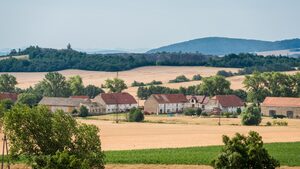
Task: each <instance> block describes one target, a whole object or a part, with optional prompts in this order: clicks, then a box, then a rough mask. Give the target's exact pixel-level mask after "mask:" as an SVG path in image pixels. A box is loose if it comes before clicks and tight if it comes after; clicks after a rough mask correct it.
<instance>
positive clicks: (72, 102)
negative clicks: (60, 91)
mask: <svg viewBox="0 0 300 169" xmlns="http://www.w3.org/2000/svg"><path fill="white" fill-rule="evenodd" d="M86 101H87V99H81V98H65V97H43V99H42V100H41V101H40V102H39V104H42V105H48V106H70V107H78V106H80V103H85V102H86Z"/></svg>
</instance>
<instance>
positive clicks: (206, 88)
mask: <svg viewBox="0 0 300 169" xmlns="http://www.w3.org/2000/svg"><path fill="white" fill-rule="evenodd" d="M228 90H230V82H229V81H227V80H226V79H225V77H223V76H218V75H217V76H211V77H207V78H203V82H202V84H201V85H200V91H199V92H200V93H203V94H207V95H209V96H215V95H222V94H226V93H227V91H228Z"/></svg>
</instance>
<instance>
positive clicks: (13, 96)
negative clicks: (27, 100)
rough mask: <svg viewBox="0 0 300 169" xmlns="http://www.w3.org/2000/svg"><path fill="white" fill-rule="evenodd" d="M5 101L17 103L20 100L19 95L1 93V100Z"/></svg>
mask: <svg viewBox="0 0 300 169" xmlns="http://www.w3.org/2000/svg"><path fill="white" fill-rule="evenodd" d="M4 99H10V100H12V101H13V102H15V101H17V99H18V94H17V93H8V92H3V93H0V100H4Z"/></svg>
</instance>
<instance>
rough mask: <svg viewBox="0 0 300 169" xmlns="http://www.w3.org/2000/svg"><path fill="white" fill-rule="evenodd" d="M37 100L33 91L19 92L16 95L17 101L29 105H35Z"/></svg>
mask: <svg viewBox="0 0 300 169" xmlns="http://www.w3.org/2000/svg"><path fill="white" fill-rule="evenodd" d="M38 102H39V99H38V98H37V96H36V95H35V94H33V93H21V94H19V95H18V100H17V103H20V104H26V105H28V106H30V107H32V106H36V105H37V104H38Z"/></svg>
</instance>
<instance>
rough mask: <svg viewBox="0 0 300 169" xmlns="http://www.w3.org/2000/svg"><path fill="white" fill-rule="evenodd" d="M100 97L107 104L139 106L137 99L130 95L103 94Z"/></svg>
mask: <svg viewBox="0 0 300 169" xmlns="http://www.w3.org/2000/svg"><path fill="white" fill-rule="evenodd" d="M100 97H101V98H102V100H103V101H104V102H105V104H137V102H136V100H135V98H134V97H133V96H132V95H130V94H129V93H125V92H124V93H101V94H100Z"/></svg>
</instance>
